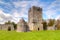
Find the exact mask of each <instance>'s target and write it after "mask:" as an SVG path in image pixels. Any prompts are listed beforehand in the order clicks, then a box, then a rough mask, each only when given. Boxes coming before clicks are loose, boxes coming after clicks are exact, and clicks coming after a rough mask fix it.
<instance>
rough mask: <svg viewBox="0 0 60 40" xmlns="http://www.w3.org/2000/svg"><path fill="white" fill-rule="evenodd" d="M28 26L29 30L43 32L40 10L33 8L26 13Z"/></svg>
mask: <svg viewBox="0 0 60 40" xmlns="http://www.w3.org/2000/svg"><path fill="white" fill-rule="evenodd" d="M28 25H29V28H30V30H37V31H38V30H43V25H42V8H40V7H36V6H33V7H32V8H30V10H29V12H28Z"/></svg>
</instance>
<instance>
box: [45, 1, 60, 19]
mask: <svg viewBox="0 0 60 40" xmlns="http://www.w3.org/2000/svg"><path fill="white" fill-rule="evenodd" d="M58 7H59V8H58ZM57 11H60V0H56V1H54V2H52V3H51V4H50V5H49V6H48V7H47V8H46V11H45V14H46V15H47V17H48V19H49V18H54V16H56V14H57ZM55 19H56V18H55Z"/></svg>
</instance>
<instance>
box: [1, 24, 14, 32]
mask: <svg viewBox="0 0 60 40" xmlns="http://www.w3.org/2000/svg"><path fill="white" fill-rule="evenodd" d="M0 30H7V31H12V30H14V26H13V25H12V24H1V25H0Z"/></svg>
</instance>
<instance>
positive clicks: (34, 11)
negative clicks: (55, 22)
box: [0, 6, 56, 32]
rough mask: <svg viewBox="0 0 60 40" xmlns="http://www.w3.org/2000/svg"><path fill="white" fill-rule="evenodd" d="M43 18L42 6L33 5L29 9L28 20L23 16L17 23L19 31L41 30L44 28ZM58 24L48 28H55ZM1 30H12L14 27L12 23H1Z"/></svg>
mask: <svg viewBox="0 0 60 40" xmlns="http://www.w3.org/2000/svg"><path fill="white" fill-rule="evenodd" d="M42 23H43V18H42V8H40V7H36V6H33V7H31V8H30V9H29V11H28V22H25V20H24V19H23V18H22V19H21V20H20V21H19V22H18V23H17V29H16V31H17V32H27V31H39V30H44V26H43V24H42ZM55 28H56V26H52V27H49V26H48V27H47V28H46V29H47V30H55ZM0 30H8V31H12V30H14V27H13V25H12V24H1V25H0Z"/></svg>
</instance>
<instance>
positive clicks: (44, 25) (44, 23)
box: [42, 21, 47, 30]
mask: <svg viewBox="0 0 60 40" xmlns="http://www.w3.org/2000/svg"><path fill="white" fill-rule="evenodd" d="M42 24H43V29H44V30H47V22H46V21H43V23H42Z"/></svg>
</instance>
